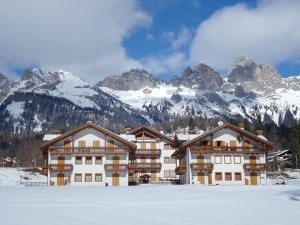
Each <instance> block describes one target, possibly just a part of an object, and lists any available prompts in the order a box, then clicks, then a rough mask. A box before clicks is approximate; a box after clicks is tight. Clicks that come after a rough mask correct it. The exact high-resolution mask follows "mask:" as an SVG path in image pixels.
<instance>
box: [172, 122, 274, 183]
mask: <svg viewBox="0 0 300 225" xmlns="http://www.w3.org/2000/svg"><path fill="white" fill-rule="evenodd" d="M177 136H178V137H175V143H177V146H178V150H177V151H176V152H175V153H174V154H173V156H174V157H176V159H178V165H177V168H176V174H177V175H179V177H180V183H181V184H202V185H205V184H206V185H218V184H222V185H225V184H245V185H257V184H266V182H267V173H266V171H267V163H266V154H267V152H268V151H269V150H270V149H272V148H273V144H272V143H271V142H269V141H267V139H266V138H265V137H264V136H263V135H262V132H261V131H258V132H257V135H255V134H252V133H250V132H248V131H246V130H244V129H243V128H240V127H237V126H234V125H231V124H228V123H225V124H223V123H222V122H221V123H220V124H219V126H218V127H216V128H214V129H211V130H209V131H207V132H204V133H203V134H200V135H194V136H192V138H191V139H189V140H188V139H187V138H186V140H184V139H183V140H182V137H181V136H180V135H177ZM186 137H188V136H186Z"/></svg>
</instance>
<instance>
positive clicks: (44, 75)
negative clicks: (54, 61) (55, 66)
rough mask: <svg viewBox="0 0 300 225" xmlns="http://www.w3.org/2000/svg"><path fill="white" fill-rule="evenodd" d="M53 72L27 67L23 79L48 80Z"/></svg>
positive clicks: (33, 80)
mask: <svg viewBox="0 0 300 225" xmlns="http://www.w3.org/2000/svg"><path fill="white" fill-rule="evenodd" d="M51 76H52V73H51V72H49V71H45V70H42V69H39V68H29V69H25V70H24V72H23V75H22V77H21V81H32V82H46V81H47V80H48V79H49V78H50V77H51Z"/></svg>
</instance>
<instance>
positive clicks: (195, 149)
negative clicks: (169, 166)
mask: <svg viewBox="0 0 300 225" xmlns="http://www.w3.org/2000/svg"><path fill="white" fill-rule="evenodd" d="M265 152H266V149H265V148H255V147H240V146H239V147H231V146H213V147H212V146H191V153H192V154H212V153H218V154H220V153H224V154H226V153H230V154H235V153H236V154H262V153H265Z"/></svg>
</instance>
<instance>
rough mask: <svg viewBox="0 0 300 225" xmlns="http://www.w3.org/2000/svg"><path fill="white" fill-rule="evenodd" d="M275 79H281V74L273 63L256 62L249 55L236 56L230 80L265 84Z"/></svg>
mask: <svg viewBox="0 0 300 225" xmlns="http://www.w3.org/2000/svg"><path fill="white" fill-rule="evenodd" d="M274 79H275V80H281V76H280V75H279V73H278V72H277V71H276V70H275V69H274V68H273V67H272V66H271V65H268V64H263V63H259V62H256V61H255V60H254V59H253V58H251V57H248V56H240V57H238V58H236V59H235V62H234V64H233V67H232V68H231V70H230V71H229V76H228V82H230V83H236V84H238V83H240V84H243V83H245V82H255V83H257V84H260V85H264V84H265V82H268V81H270V80H274Z"/></svg>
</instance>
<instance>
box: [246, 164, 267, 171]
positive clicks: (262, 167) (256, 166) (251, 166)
mask: <svg viewBox="0 0 300 225" xmlns="http://www.w3.org/2000/svg"><path fill="white" fill-rule="evenodd" d="M244 170H246V171H251V170H252V171H254V170H256V171H258V170H268V165H267V164H266V163H256V164H254V163H245V164H244Z"/></svg>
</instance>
